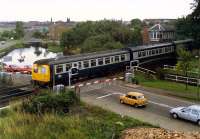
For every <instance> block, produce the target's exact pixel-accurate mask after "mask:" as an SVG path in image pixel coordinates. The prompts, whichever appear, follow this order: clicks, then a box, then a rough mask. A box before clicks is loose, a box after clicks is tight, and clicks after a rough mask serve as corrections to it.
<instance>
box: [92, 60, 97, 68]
mask: <svg viewBox="0 0 200 139" xmlns="http://www.w3.org/2000/svg"><path fill="white" fill-rule="evenodd" d="M96 65H97V63H96V59H92V60H91V67H95V66H96Z"/></svg>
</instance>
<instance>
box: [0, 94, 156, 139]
mask: <svg viewBox="0 0 200 139" xmlns="http://www.w3.org/2000/svg"><path fill="white" fill-rule="evenodd" d="M43 98H44V97H43ZM55 98H56V100H57V99H58V98H57V97H55ZM48 99H49V98H45V99H43V100H42V102H44V101H45V102H46V100H48ZM51 99H52V97H51ZM56 100H54V101H56ZM34 102H35V101H34ZM40 102H41V98H40ZM56 104H57V103H56ZM18 107H19V106H18ZM18 107H14V108H10V109H4V110H2V111H1V112H0V133H1V134H0V138H3V139H10V138H15V139H27V138H29V139H35V138H38V139H40V138H41V139H49V138H50V139H57V138H59V139H76V138H79V139H111V138H113V137H114V138H115V139H116V138H119V136H120V133H121V131H122V130H124V129H127V128H134V127H141V126H142V127H153V126H152V125H150V124H148V123H144V122H141V121H139V120H136V119H133V118H130V117H127V116H124V117H121V116H120V115H118V114H115V113H113V112H110V111H106V110H103V109H102V108H99V107H93V106H90V105H87V104H84V103H80V104H79V105H77V104H76V105H72V106H71V107H70V111H69V112H68V113H65V114H59V113H55V112H50V113H44V114H42V115H38V114H30V113H26V112H22V111H20V110H19V108H18Z"/></svg>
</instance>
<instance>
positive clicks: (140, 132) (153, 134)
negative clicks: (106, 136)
mask: <svg viewBox="0 0 200 139" xmlns="http://www.w3.org/2000/svg"><path fill="white" fill-rule="evenodd" d="M120 139H200V132H192V133H187V134H186V133H182V132H176V131H168V130H165V129H162V128H135V129H128V130H125V131H124V132H123V133H122V136H121V138H120Z"/></svg>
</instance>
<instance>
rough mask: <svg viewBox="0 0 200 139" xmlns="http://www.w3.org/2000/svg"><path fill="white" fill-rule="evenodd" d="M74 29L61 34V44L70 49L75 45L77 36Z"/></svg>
mask: <svg viewBox="0 0 200 139" xmlns="http://www.w3.org/2000/svg"><path fill="white" fill-rule="evenodd" d="M74 36H75V35H74V33H73V32H72V31H68V32H64V33H63V34H62V36H61V40H60V45H61V46H62V47H64V48H67V49H68V50H69V49H70V48H71V47H72V46H74V45H75V37H74Z"/></svg>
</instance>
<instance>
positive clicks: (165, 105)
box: [148, 100, 174, 109]
mask: <svg viewBox="0 0 200 139" xmlns="http://www.w3.org/2000/svg"><path fill="white" fill-rule="evenodd" d="M148 102H149V103H152V104H155V105H158V106H161V107H166V108H170V109H173V108H174V107H171V106H169V105H167V104H162V103H157V102H153V101H150V100H149V101H148Z"/></svg>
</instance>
